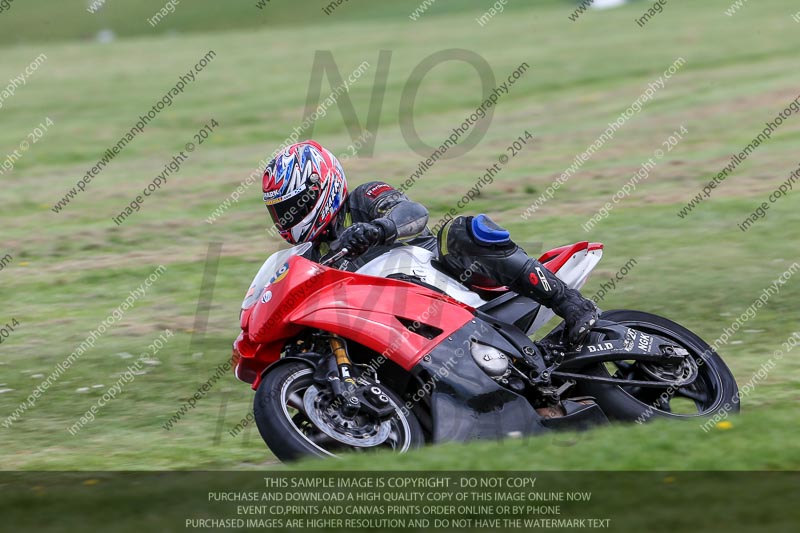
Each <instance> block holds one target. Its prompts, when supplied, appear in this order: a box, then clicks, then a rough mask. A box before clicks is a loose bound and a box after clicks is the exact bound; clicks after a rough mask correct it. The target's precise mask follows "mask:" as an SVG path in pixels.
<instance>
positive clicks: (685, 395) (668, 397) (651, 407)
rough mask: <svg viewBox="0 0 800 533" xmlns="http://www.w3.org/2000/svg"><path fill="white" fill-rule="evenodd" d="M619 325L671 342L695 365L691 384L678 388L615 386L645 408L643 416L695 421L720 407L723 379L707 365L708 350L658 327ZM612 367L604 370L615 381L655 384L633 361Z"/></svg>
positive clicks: (620, 322)
mask: <svg viewBox="0 0 800 533" xmlns="http://www.w3.org/2000/svg"><path fill="white" fill-rule="evenodd" d="M618 323H619V324H621V325H623V326H627V327H630V328H633V329H635V330H637V331H641V332H644V333H648V334H651V335H658V336H660V337H663V338H666V339H669V340H671V341H672V342H674V343H675V344H676V345H678V346H681V347H683V348H685V349H686V350H688V351H689V354H690V356H691V357H692V359H693V360H694V361H695V363H696V364H697V365H698V374H697V378H696V379H695V380H694V381H693V382H692V383H691V384H689V385H685V386H683V387H679V388H672V387H671V388H668V389H658V388H649V387H636V386H625V385H617V388H618V389H619V390H621V391H622V392H624V393H625V394H627V395H628V396H630V397H631V398H633V399H634V400H636V401H637V402H639V403H640V404H642V405H645V406H646V407H647V408H648V411H647V412H646V414H650V415H652V414H656V413H658V414H660V415H663V416H670V417H675V418H697V417H703V416H707V415H709V414H710V413H712V412H714V411H715V410H716V409H717V408H718V407H719V405H720V404H721V403H722V390H723V389H722V387H723V383H722V377H721V376H720V375H719V372H718V371H717V369H716V368H715V367H714V365H712V364H710V362H709V357H710V354H709V353H707V350H708V349H709V348H703V347H701V346H699V345H698V344H697V342H696V341H695V340H694V339H691V338H684V337H683V336H681V334H680V333H676V332H674V331H672V330H671V329H669V328H667V327H665V326H660V325H658V324H653V323H650V322H641V321H633V320H632V321H625V320H621V321H619V322H618ZM701 361H702V362H701ZM612 365H613V367H616V369H614V370H613V371H612V369H609V367H605V370H606V371H607V372H608V373H609V374H610V375H611V376H612V377H614V378H618V379H637V380H648V381H654V379H653V378H652V377H651V376H650V375H649V374H648V373H647V372H645V371H644V370H643V369H642V368H640V366H639V363H637V362H636V361H618V362H616V363H612ZM613 367H612V368H613ZM692 407H693V408H692Z"/></svg>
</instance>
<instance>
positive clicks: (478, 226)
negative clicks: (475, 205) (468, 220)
mask: <svg viewBox="0 0 800 533" xmlns="http://www.w3.org/2000/svg"><path fill="white" fill-rule="evenodd" d="M472 236H473V237H475V240H476V241H478V242H479V243H480V244H487V245H490V244H505V243H507V242H508V241H509V240H510V234H509V233H508V230H507V229H504V228H501V227H500V226H498V225H497V224H495V223H494V221H492V219H491V218H489V217H487V216H486V215H484V214H480V215H478V216H476V217H474V218H473V219H472Z"/></svg>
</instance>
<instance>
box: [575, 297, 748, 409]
mask: <svg viewBox="0 0 800 533" xmlns="http://www.w3.org/2000/svg"><path fill="white" fill-rule="evenodd" d="M600 318H601V319H603V320H609V321H612V322H616V323H618V324H622V325H624V326H627V327H629V328H632V329H635V330H637V331H642V332H644V333H648V334H653V335H658V336H660V337H664V338H666V339H670V340H672V341H673V342H675V344H676V345H678V346H681V347H683V348H685V349H686V350H688V351H689V354H690V355H689V357H687V359H686V364H685V365H681V367H677V368H674V367H673V368H670V367H666V366H661V365H658V364H657V363H656V364H654V363H645V362H642V361H618V362H615V363H606V364H601V365H594V366H591V367H588V368H586V369H584V370H583V372H582V373H584V374H589V375H594V376H599V377H606V378H607V377H613V378H615V379H630V380H645V381H676V380H680V379H681V378H682V377H685V376H686V375H688V374H691V373H694V372H697V377H696V379H694V381H692V382H691V383H690V384H688V385H685V386H683V387H671V388H649V387H638V386H625V385H613V384H603V383H596V382H591V381H584V382H581V383H579V386H578V390H579V392H580V393H581V394H586V395H589V396H594V397H595V398H596V400H597V403H598V404H599V405H600V407H602V408H603V411H605V413H606V415H607V416H608V417H609V418H613V419H616V420H622V421H640V422H646V421H647V420H649V419H651V418H673V419H674V418H680V419H691V418H698V417H708V416H713V415H714V414H717V413H719V412H720V411H726V412H730V413H735V412H738V411H739V403H738V397H737V395H738V388H737V386H736V381H735V380H734V377H733V374H732V373H731V371H730V370H729V369H728V367H727V365H726V364H725V363H724V361H723V360H722V358H721V357H720V356H719V354H717V353H716V352H715V351H714V350H713V349H712V348H711V346H709V345H708V343H706V342H705V341H704V340H703V339H701V338H700V337H698V336H697V335H695V334H694V333H692V332H691V331H689V330H688V329H686V328H684V327H683V326H681V325H680V324H677V323H675V322H672V321H671V320H667V319H666V318H663V317H660V316H656V315H652V314H650V313H644V312H641V311H627V310H619V311H607V312H605V313H603V314H602V315H601V317H600ZM592 342H595V341H594V339H593V340H592ZM598 342H602V339H599V340H598Z"/></svg>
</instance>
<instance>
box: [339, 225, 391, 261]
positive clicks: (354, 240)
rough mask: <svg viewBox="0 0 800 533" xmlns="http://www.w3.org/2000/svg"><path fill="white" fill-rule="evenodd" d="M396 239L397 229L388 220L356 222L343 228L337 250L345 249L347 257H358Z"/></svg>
mask: <svg viewBox="0 0 800 533" xmlns="http://www.w3.org/2000/svg"><path fill="white" fill-rule="evenodd" d="M396 237H397V227H396V226H395V223H394V222H392V221H391V220H389V219H388V218H376V219H375V220H373V221H372V222H358V223H356V224H353V225H352V226H350V227H348V228H345V230H344V231H343V232H342V235H341V237H339V239H338V241H339V245H338V247H337V248H338V249H340V250H341V249H343V248H347V250H348V254H347V256H348V257H351V258H353V257H358V256H359V255H361V254H363V253H364V252H366V251H367V250H369V248H370V247H371V246H378V245H382V244H391V243H392V242H394V239H395V238H396Z"/></svg>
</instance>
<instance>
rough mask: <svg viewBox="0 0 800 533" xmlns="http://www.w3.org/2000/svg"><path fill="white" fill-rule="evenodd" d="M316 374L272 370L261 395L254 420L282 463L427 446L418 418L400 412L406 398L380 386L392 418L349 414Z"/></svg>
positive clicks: (299, 366)
mask: <svg viewBox="0 0 800 533" xmlns="http://www.w3.org/2000/svg"><path fill="white" fill-rule="evenodd" d="M313 374H314V370H313V369H312V367H311V365H310V364H305V363H303V362H301V361H296V362H295V361H293V362H290V363H285V364H282V365H280V366H278V367H277V368H275V369H274V370H271V371H268V372H267V374H266V375H265V376H264V379H263V380H262V381H261V383H260V384H259V386H258V390H257V391H256V397H255V402H254V406H253V416H254V417H255V420H256V425H257V426H258V431H259V433H261V437H262V438H263V439H264V442H266V443H267V446H269V449H270V450H272V452H273V453H274V454H275V455H276V456H277V457H278V459H280V460H281V461H291V460H294V459H298V458H301V457H303V456H317V457H336V456H337V455H338V454H340V453H342V452H345V451H366V450H370V449H391V450H394V451H395V452H398V453H405V452H407V451H408V450H410V449H411V448H414V447H418V446H421V445H422V444H423V443H424V434H423V432H422V427H421V426H420V424H419V422H418V421H417V419H416V417H415V416H414V414H413V413H411V412H410V411H408V410H407V409H402V408H401V405H402V403H403V402H402V400H401V399H400V398H399V397H398V396H397V395H396V394H395V393H394V392H392V391H391V390H389V389H387V388H386V387H383V386H380V385H376V386H377V387H378V389H379V390H380V392H382V393H383V394H385V395H386V396H387V397H388V401H389V404H390V405H391V406H392V407H393V408H394V414H393V415H392V416H391V417H388V418H384V419H381V420H379V419H376V418H375V417H373V416H371V415H370V414H368V413H364V412H358V413H355V414H349V415H346V414H345V413H344V412H343V410H342V409H341V402H340V401H337V399H336V398H334V396H333V394H332V392H331V390H330V387H327V386H321V385H319V384H317V383H315V382H314V379H313Z"/></svg>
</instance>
